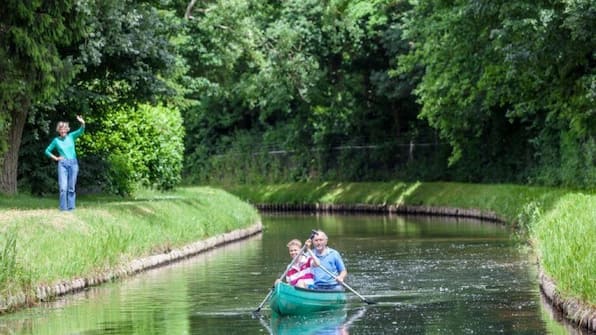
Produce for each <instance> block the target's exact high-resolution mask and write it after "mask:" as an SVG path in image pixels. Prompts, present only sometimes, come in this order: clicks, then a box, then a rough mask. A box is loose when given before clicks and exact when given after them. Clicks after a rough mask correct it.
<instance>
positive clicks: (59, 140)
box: [45, 115, 85, 211]
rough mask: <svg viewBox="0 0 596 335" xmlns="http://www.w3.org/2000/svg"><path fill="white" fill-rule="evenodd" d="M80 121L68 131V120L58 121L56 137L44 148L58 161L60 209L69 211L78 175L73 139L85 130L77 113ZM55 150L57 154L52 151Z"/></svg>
mask: <svg viewBox="0 0 596 335" xmlns="http://www.w3.org/2000/svg"><path fill="white" fill-rule="evenodd" d="M77 120H78V121H79V122H80V123H81V127H79V129H77V130H75V131H73V132H72V133H69V132H68V131H69V130H70V127H69V126H68V122H64V121H60V122H58V125H56V131H57V132H58V137H55V138H54V139H53V140H52V142H51V143H50V145H48V147H47V148H46V151H45V154H46V156H48V157H50V158H51V159H53V160H54V161H56V162H58V190H59V191H60V210H62V211H71V210H73V209H75V201H76V190H75V187H76V184H77V176H78V175H79V162H78V160H77V153H76V150H75V140H76V139H77V137H79V136H81V135H82V134H83V133H84V132H85V120H83V118H82V117H81V116H80V115H77ZM54 150H56V151H57V152H58V156H56V155H54V154H53V153H52V151H54Z"/></svg>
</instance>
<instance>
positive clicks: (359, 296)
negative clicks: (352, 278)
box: [319, 264, 375, 305]
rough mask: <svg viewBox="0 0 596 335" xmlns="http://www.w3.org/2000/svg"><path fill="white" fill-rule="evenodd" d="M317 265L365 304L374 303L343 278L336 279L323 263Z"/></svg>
mask: <svg viewBox="0 0 596 335" xmlns="http://www.w3.org/2000/svg"><path fill="white" fill-rule="evenodd" d="M319 267H320V268H321V270H323V271H325V272H326V273H327V274H328V275H330V276H331V277H333V279H335V280H336V281H337V282H338V283H340V284H342V285H343V286H344V287H345V288H347V289H348V290H350V291H351V292H352V293H354V294H355V295H357V296H358V298H360V299H361V300H362V301H364V302H365V303H367V304H369V305H370V304H374V303H375V302H374V301H370V300H368V299H366V298H365V297H363V296H362V295H360V293H358V292H356V290H354V289H353V288H351V287H350V285H348V284H346V283H345V282H344V281H343V280H337V276H336V275H335V274H333V272H331V271H329V270H327V269H326V268H325V267H324V266H323V264H319Z"/></svg>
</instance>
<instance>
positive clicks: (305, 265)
mask: <svg viewBox="0 0 596 335" xmlns="http://www.w3.org/2000/svg"><path fill="white" fill-rule="evenodd" d="M304 244H305V245H306V252H305V253H303V254H302V255H298V253H300V251H301V250H302V242H300V240H297V239H294V240H291V241H290V242H288V245H287V246H288V251H289V253H290V257H292V259H294V258H295V257H296V256H297V257H298V258H296V261H295V262H293V264H292V266H291V267H290V269H289V270H288V272H287V273H286V281H287V282H288V284H290V285H292V286H297V287H302V288H313V286H314V276H313V273H312V271H311V267H312V266H317V265H318V260H317V259H316V258H315V257H313V256H312V252H311V251H310V246H311V245H312V241H311V240H306V242H304Z"/></svg>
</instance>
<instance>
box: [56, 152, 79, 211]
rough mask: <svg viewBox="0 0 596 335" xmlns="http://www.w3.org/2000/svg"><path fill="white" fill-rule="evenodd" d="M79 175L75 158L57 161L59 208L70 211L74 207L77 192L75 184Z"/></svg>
mask: <svg viewBox="0 0 596 335" xmlns="http://www.w3.org/2000/svg"><path fill="white" fill-rule="evenodd" d="M78 175H79V162H78V161H77V159H76V158H73V159H62V160H60V161H59V162H58V189H59V191H60V210H62V211H70V210H73V209H74V208H75V201H76V198H77V193H76V190H75V186H76V184H77V176H78Z"/></svg>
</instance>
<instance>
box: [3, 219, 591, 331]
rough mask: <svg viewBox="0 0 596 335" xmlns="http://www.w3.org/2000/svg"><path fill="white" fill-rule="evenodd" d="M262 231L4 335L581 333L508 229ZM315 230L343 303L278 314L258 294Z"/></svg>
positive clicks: (12, 319) (103, 290)
mask: <svg viewBox="0 0 596 335" xmlns="http://www.w3.org/2000/svg"><path fill="white" fill-rule="evenodd" d="M263 224H264V232H263V234H262V235H259V236H257V237H253V238H250V239H248V240H245V241H242V242H238V243H234V244H231V245H228V246H225V247H222V248H219V249H217V250H214V251H210V252H208V253H205V254H202V255H199V256H197V257H194V258H192V259H188V260H185V261H182V262H179V263H176V264H173V265H170V266H168V267H165V268H160V269H155V270H151V271H149V272H147V273H143V274H140V275H138V276H136V277H134V278H130V279H126V280H123V281H120V282H117V283H112V284H107V285H103V286H101V287H96V288H92V289H89V290H87V291H85V292H82V293H80V294H76V295H72V296H68V297H64V298H61V299H59V300H58V301H56V302H52V303H48V304H43V305H41V306H38V307H35V308H32V309H28V310H25V311H21V312H18V313H15V314H10V315H4V316H2V317H0V334H204V335H212V334H226V335H234V334H242V335H247V334H352V335H354V334H581V332H580V331H578V330H574V329H573V328H571V327H569V326H566V325H563V324H560V323H558V322H557V321H555V320H554V319H553V316H551V314H550V313H549V311H548V310H547V309H546V308H545V307H543V304H542V302H541V300H540V294H539V291H538V285H537V274H536V265H535V264H534V263H533V258H532V256H531V255H529V254H528V252H527V251H526V249H525V248H523V247H522V246H520V245H519V244H518V243H517V242H515V240H514V239H513V238H512V234H511V232H510V231H509V230H508V229H507V228H505V227H504V226H501V225H498V224H493V223H480V222H478V221H470V220H454V219H451V220H449V219H444V218H427V217H408V218H404V217H396V216H391V217H389V216H327V215H268V214H264V215H263ZM313 228H318V229H323V230H325V231H326V232H327V234H328V235H329V245H330V246H331V247H333V248H336V249H337V250H339V251H340V252H341V254H342V255H343V257H344V261H345V262H346V264H347V266H348V271H349V276H348V280H347V282H348V283H349V284H350V286H351V287H352V288H354V289H355V290H356V291H358V292H359V293H360V294H361V295H363V296H364V297H366V298H367V299H369V300H372V301H375V302H377V303H376V304H372V305H367V304H366V303H364V302H362V301H361V300H360V298H358V297H357V296H356V295H354V294H351V293H348V296H349V297H350V299H349V303H348V305H347V306H346V309H345V310H342V311H339V312H334V313H322V314H320V315H316V316H310V317H297V318H277V317H275V316H274V315H271V312H270V310H269V308H268V305H265V307H264V308H263V310H262V311H261V313H260V316H255V314H254V313H252V312H253V311H254V310H255V309H256V308H257V307H258V306H259V304H260V303H261V302H262V301H263V299H264V298H265V296H266V295H267V293H268V288H269V287H270V286H271V284H272V283H273V281H274V280H275V278H277V277H279V276H280V275H281V273H282V272H283V270H284V269H285V266H286V265H287V264H288V262H289V261H290V259H289V256H288V253H287V248H286V247H285V245H286V242H287V241H288V240H290V239H292V238H300V239H301V240H304V239H305V238H307V237H308V235H309V232H310V230H311V229H313Z"/></svg>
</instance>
